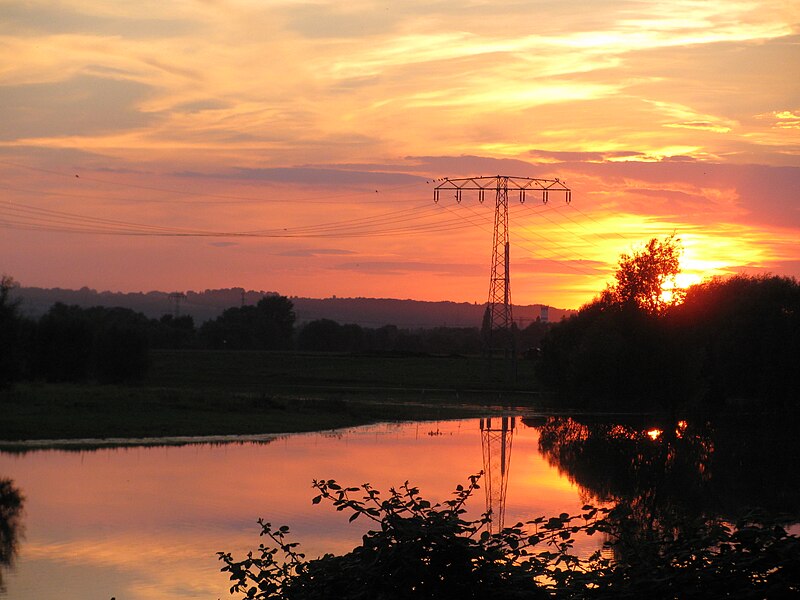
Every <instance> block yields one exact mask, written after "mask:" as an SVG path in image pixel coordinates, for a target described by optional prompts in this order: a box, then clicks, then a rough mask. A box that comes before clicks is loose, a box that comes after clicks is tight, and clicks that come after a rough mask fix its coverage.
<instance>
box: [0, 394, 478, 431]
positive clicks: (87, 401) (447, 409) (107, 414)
mask: <svg viewBox="0 0 800 600" xmlns="http://www.w3.org/2000/svg"><path fill="white" fill-rule="evenodd" d="M334 396H337V397H334ZM358 396H359V394H354V393H350V394H348V393H345V392H343V391H341V390H340V391H335V393H333V392H332V393H331V396H329V397H323V396H322V395H319V396H317V397H313V396H311V397H302V396H280V395H268V394H265V393H262V394H259V393H253V392H249V393H248V392H220V391H213V390H207V391H203V390H192V389H179V388H146V387H122V386H94V385H52V384H28V385H20V386H17V387H16V388H14V389H13V390H6V391H4V392H2V394H0V406H1V407H2V413H3V418H2V419H1V420H0V440H7V441H10V440H41V439H47V440H54V439H75V438H140V437H164V436H208V435H256V434H269V433H289V432H301V431H321V430H326V429H337V428H341V427H350V426H355V425H365V424H367V423H376V422H381V421H404V420H427V419H455V418H460V417H467V416H475V415H477V414H483V413H485V412H487V410H489V409H487V408H486V407H485V406H481V405H479V404H475V405H468V404H462V403H456V402H452V401H440V402H438V401H436V399H435V398H433V397H430V401H429V402H421V401H420V398H417V399H412V398H411V397H409V396H410V395H405V397H404V399H397V400H394V401H389V400H387V399H367V398H365V397H363V396H364V395H363V394H361V396H362V397H361V398H359V397H358ZM429 396H430V395H429Z"/></svg>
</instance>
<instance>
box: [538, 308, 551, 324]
mask: <svg viewBox="0 0 800 600" xmlns="http://www.w3.org/2000/svg"><path fill="white" fill-rule="evenodd" d="M539 320H540V321H541V322H542V323H547V322H548V321H550V307H549V306H542V307H541V309H540V311H539Z"/></svg>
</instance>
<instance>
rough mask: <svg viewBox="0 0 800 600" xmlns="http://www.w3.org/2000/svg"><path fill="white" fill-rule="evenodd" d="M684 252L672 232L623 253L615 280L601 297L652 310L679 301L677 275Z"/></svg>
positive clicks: (660, 308)
mask: <svg viewBox="0 0 800 600" xmlns="http://www.w3.org/2000/svg"><path fill="white" fill-rule="evenodd" d="M682 252H683V248H682V246H681V241H680V240H679V239H678V238H676V237H675V234H672V235H671V236H669V237H666V238H664V239H663V240H661V241H659V240H658V239H657V238H652V239H651V240H650V241H649V242H647V244H645V245H644V247H643V248H641V249H640V250H635V251H634V252H633V253H631V254H622V255H621V256H620V259H619V265H618V266H617V271H616V273H615V274H614V279H615V280H616V283H615V284H614V285H612V286H609V288H608V289H607V290H606V291H605V292H603V294H602V296H601V298H600V301H602V302H608V303H610V304H616V305H620V306H633V307H636V308H638V309H640V310H643V311H645V312H647V313H649V314H658V313H661V312H663V311H665V310H666V309H667V308H669V307H670V306H674V305H675V304H678V303H680V301H681V291H680V290H679V289H678V288H677V282H676V277H677V275H678V273H680V257H681V253H682ZM667 288H669V289H670V290H671V291H670V292H667Z"/></svg>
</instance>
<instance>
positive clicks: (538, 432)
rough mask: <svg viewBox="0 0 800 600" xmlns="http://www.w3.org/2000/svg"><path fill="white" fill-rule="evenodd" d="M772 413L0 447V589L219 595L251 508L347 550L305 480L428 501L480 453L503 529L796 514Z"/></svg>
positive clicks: (311, 546) (783, 434)
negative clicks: (560, 522) (753, 512)
mask: <svg viewBox="0 0 800 600" xmlns="http://www.w3.org/2000/svg"><path fill="white" fill-rule="evenodd" d="M783 423H784V425H785V426H784V427H782V428H781V427H777V426H776V425H775V423H774V422H767V421H766V420H760V419H756V418H753V417H748V418H746V419H742V420H733V421H732V422H731V423H720V422H717V423H715V424H713V425H712V424H709V423H705V422H694V421H691V420H689V421H688V422H687V423H671V424H670V423H663V422H662V423H657V422H655V423H647V422H639V423H637V422H627V423H620V422H615V423H609V422H600V421H588V420H578V419H574V418H573V419H568V418H543V419H539V420H532V419H524V420H519V419H516V420H515V419H513V418H511V417H508V418H506V419H505V420H503V419H502V418H492V420H491V422H490V421H488V420H485V421H484V422H483V423H481V422H480V421H478V420H477V419H475V420H465V421H451V422H437V423H433V422H428V423H405V424H400V425H380V426H371V427H363V428H354V429H349V430H343V431H338V432H336V433H335V434H300V435H291V436H284V437H280V438H277V439H274V440H272V441H271V442H269V443H239V444H202V445H186V446H165V447H127V448H103V449H99V450H95V451H92V452H87V451H80V452H67V451H62V450H39V451H31V452H27V453H24V454H20V453H16V454H12V453H6V452H0V473H3V474H5V475H7V476H9V477H11V478H12V479H13V481H14V484H13V486H14V488H15V489H18V490H24V492H25V496H26V499H25V526H26V527H25V528H26V532H25V539H24V541H23V542H21V543H20V542H19V539H20V533H19V517H15V518H16V521H15V522H16V523H17V525H16V526H15V531H16V532H17V533H16V537H15V539H16V540H17V541H16V542H15V543H14V544H12V545H10V546H8V547H9V548H12V547H13V548H16V547H19V548H20V553H19V557H18V559H17V560H16V568H15V570H14V572H12V573H10V574H8V575H7V577H6V586H7V588H8V591H7V593H6V594H5V595H4V594H2V593H0V597H2V598H3V599H4V600H18V599H20V600H21V599H26V598H37V597H47V596H48V594H49V593H50V592H51V591H52V590H51V587H50V583H51V582H52V581H56V580H57V581H59V597H60V598H62V599H64V600H70V599H83V598H87V597H96V598H111V597H112V596H116V597H117V598H126V599H128V600H160V599H162V598H163V599H167V598H169V599H170V600H174V599H175V598H223V597H227V580H226V578H225V576H224V574H221V573H220V572H219V568H220V567H219V563H218V561H217V558H216V554H215V553H216V552H217V551H220V550H226V551H230V552H232V553H233V554H234V555H243V554H245V553H246V552H247V551H248V550H250V549H253V548H254V547H256V546H257V545H258V543H259V537H258V533H259V531H260V529H259V527H258V525H257V524H256V520H257V519H258V518H259V517H264V518H265V519H267V520H269V521H271V522H272V523H273V524H287V525H290V526H291V528H292V533H293V537H294V538H295V539H296V541H299V542H301V543H302V549H303V551H304V552H305V553H306V554H307V556H309V557H313V556H319V555H321V554H323V553H325V552H331V553H343V552H347V551H349V550H351V549H352V548H353V547H355V546H356V545H358V543H359V542H360V538H361V535H362V534H363V533H364V529H363V528H364V527H366V526H367V524H366V523H362V522H361V521H360V520H359V521H356V522H354V523H352V524H348V522H347V515H344V514H342V513H337V512H336V511H330V510H326V507H323V506H314V505H312V503H311V498H312V497H313V495H314V492H313V490H312V488H311V482H312V480H314V479H336V480H337V481H339V482H340V483H345V484H347V485H360V484H362V483H367V482H368V483H370V484H371V485H372V486H373V487H375V488H377V489H380V490H388V489H389V487H391V486H398V485H400V484H402V482H404V481H405V480H409V481H411V482H412V483H413V485H415V486H416V487H419V488H420V490H421V492H422V493H423V495H424V497H426V498H428V499H430V500H433V501H442V500H444V499H449V498H450V497H451V494H452V490H453V489H455V487H456V486H457V485H458V484H464V483H465V481H466V478H467V476H468V475H470V474H474V473H477V472H479V471H481V470H486V471H487V477H488V471H489V469H488V468H487V465H492V479H493V480H496V481H497V484H495V483H492V490H496V491H500V490H502V494H495V493H492V494H491V495H490V497H489V500H490V501H491V499H492V498H493V497H495V496H497V498H498V500H500V499H502V504H501V505H495V506H498V507H497V508H495V507H494V506H493V507H492V508H493V510H494V511H495V512H498V513H502V514H504V515H505V517H506V519H507V521H508V522H512V523H513V522H516V521H527V520H531V519H535V518H537V517H540V516H542V515H548V516H550V515H558V514H560V513H562V512H567V513H569V514H577V513H578V512H579V511H580V508H581V506H582V505H583V504H584V503H585V502H586V501H587V500H589V501H592V502H607V503H617V502H623V503H627V504H629V505H630V506H631V507H632V509H633V510H636V511H638V513H637V515H638V516H637V519H639V521H640V523H641V524H642V529H643V530H648V529H649V528H653V527H658V526H661V525H660V524H662V523H667V522H668V520H669V519H670V515H671V514H674V513H678V512H680V513H684V514H686V513H689V514H698V513H704V514H717V515H729V514H734V512H736V510H738V509H739V508H741V507H743V506H744V505H761V506H766V507H767V508H770V509H772V510H776V511H786V512H791V511H794V513H795V514H797V513H798V511H797V508H798V501H799V500H800V473H798V469H797V468H796V466H795V465H794V464H793V463H794V459H795V457H796V456H797V455H798V441H797V440H796V439H794V429H793V424H792V423H790V422H788V421H787V420H786V419H784V421H783ZM512 441H513V457H514V465H513V470H512V469H511V464H510V458H511V448H512ZM487 456H488V461H487ZM495 459H497V460H495ZM495 476H499V477H495ZM487 487H488V486H486V487H484V489H485V490H486V488H487ZM483 500H484V499H483V498H474V502H473V503H472V505H471V506H468V508H470V509H471V511H472V512H471V515H470V516H472V517H475V516H477V515H479V514H480V513H481V512H483V510H484V509H485V506H484V503H483ZM18 514H19V513H18ZM13 520H14V519H12V521H13ZM4 539H10V538H4ZM581 543H583V542H581ZM597 543H598V540H596V539H594V538H591V539H590V540H587V541H586V545H585V547H584V548H583V550H585V551H586V553H590V552H591V551H592V550H593V549H595V548H596V547H597ZM578 551H579V552H582V550H581V548H580V547H579V548H578ZM8 554H10V555H13V552H9V553H8ZM42 573H48V577H47V578H43V577H42Z"/></svg>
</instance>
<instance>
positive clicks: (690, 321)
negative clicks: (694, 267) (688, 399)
mask: <svg viewBox="0 0 800 600" xmlns="http://www.w3.org/2000/svg"><path fill="white" fill-rule="evenodd" d="M673 312H674V315H673V319H672V324H673V327H674V328H676V329H680V330H683V331H685V336H684V337H685V338H686V344H687V345H688V346H690V347H691V348H693V349H694V350H695V352H697V353H699V356H700V357H701V358H702V375H703V381H704V385H705V386H706V387H707V389H708V393H709V396H710V398H712V399H716V400H720V399H726V398H749V399H759V400H762V401H763V400H765V399H773V400H783V401H787V402H790V403H791V404H793V405H794V406H797V402H796V398H797V390H798V389H800V369H798V366H797V357H798V356H800V285H798V282H797V281H796V280H795V279H793V278H788V277H776V276H769V275H765V276H758V277H749V276H745V275H737V276H734V277H730V278H727V279H720V278H715V279H712V280H711V281H707V282H705V283H702V284H699V285H696V286H692V287H691V288H689V290H688V291H687V294H686V300H685V302H684V303H683V304H682V305H681V306H680V307H678V308H677V309H676V310H675V311H673Z"/></svg>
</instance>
